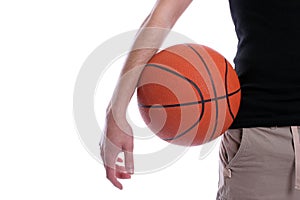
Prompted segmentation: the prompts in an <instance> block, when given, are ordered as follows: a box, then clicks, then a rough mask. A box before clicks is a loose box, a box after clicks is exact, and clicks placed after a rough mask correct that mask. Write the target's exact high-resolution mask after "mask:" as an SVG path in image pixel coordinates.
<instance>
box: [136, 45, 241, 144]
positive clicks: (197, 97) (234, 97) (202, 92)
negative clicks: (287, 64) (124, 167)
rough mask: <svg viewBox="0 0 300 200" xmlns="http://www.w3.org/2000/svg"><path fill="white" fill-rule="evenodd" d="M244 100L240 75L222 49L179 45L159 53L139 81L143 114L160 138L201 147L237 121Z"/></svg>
mask: <svg viewBox="0 0 300 200" xmlns="http://www.w3.org/2000/svg"><path fill="white" fill-rule="evenodd" d="M240 99H241V89H240V84H239V79H238V76H237V74H236V72H235V70H234V69H233V67H232V66H231V64H230V63H229V62H228V61H227V60H226V59H225V58H224V56H222V55H221V54H220V53H218V52H217V51H215V50H213V49H212V48H210V47H207V46H204V45H200V44H178V45H174V46H171V47H168V48H166V49H163V50H161V51H159V52H158V53H156V54H155V55H154V56H153V57H152V58H151V59H150V61H149V62H148V63H147V64H146V66H145V68H144V70H143V72H142V74H141V76H140V79H139V82H138V85H137V100H138V106H139V111H140V113H141V116H142V118H143V120H144V122H145V123H146V125H147V126H148V127H149V128H150V130H151V131H152V132H153V133H155V134H156V135H157V136H158V137H159V138H161V139H163V140H165V141H167V142H169V143H172V144H176V145H181V146H195V145H201V144H204V143H207V142H210V141H212V140H214V139H216V138H217V137H219V136H220V135H222V134H223V133H224V132H225V131H226V130H227V129H228V128H229V127H230V125H231V124H232V122H233V120H234V119H235V117H236V115H237V112H238V109H239V106H240Z"/></svg>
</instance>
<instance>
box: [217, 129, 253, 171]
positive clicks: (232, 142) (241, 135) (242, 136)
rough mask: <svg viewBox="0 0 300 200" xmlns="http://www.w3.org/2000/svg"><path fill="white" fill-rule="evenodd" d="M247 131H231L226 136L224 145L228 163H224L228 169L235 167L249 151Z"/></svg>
mask: <svg viewBox="0 0 300 200" xmlns="http://www.w3.org/2000/svg"><path fill="white" fill-rule="evenodd" d="M247 136H248V135H247V133H246V129H244V128H243V129H229V130H228V131H227V133H226V135H224V138H223V141H222V145H224V148H222V149H223V151H224V152H223V153H224V154H225V155H226V156H225V157H226V158H227V161H226V162H225V163H224V164H225V165H224V166H225V167H226V168H230V167H231V166H234V165H235V164H236V163H238V161H239V160H240V159H241V158H242V157H243V156H244V154H245V150H246V149H247V144H248V143H247Z"/></svg>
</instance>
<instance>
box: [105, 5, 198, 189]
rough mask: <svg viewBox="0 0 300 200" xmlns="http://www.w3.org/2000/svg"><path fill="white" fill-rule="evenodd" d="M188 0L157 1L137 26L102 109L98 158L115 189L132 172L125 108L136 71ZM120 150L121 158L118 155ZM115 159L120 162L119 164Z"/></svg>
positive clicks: (129, 127)
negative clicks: (110, 94)
mask: <svg viewBox="0 0 300 200" xmlns="http://www.w3.org/2000/svg"><path fill="white" fill-rule="evenodd" d="M191 2H192V0H180V1H178V0H157V2H156V4H155V6H154V8H153V9H152V11H151V13H150V14H149V16H148V17H147V18H146V19H145V21H144V22H143V24H142V26H141V27H140V29H139V31H138V33H137V36H136V39H135V41H134V44H133V46H132V51H131V52H130V54H129V55H128V57H127V60H126V62H125V64H124V66H123V68H122V71H121V74H120V77H119V80H118V83H117V86H116V88H115V90H114V94H113V97H112V99H111V101H110V104H109V105H108V107H107V111H106V128H105V133H104V137H103V140H102V141H101V145H100V146H101V157H102V159H103V162H104V167H105V170H106V177H107V179H108V180H109V181H110V182H111V183H112V184H113V185H114V186H115V187H117V188H119V189H122V188H123V186H122V184H121V183H120V181H119V180H118V179H129V178H131V175H132V174H133V173H134V161H133V132H132V128H131V126H130V125H129V123H128V122H127V120H126V110H127V107H128V104H129V102H130V99H131V97H132V95H133V93H134V91H135V89H136V85H137V82H138V79H139V77H140V74H141V72H142V70H143V68H144V66H145V64H146V63H147V62H148V61H149V59H150V58H151V57H152V56H153V55H154V54H155V53H156V52H157V50H158V49H159V47H160V45H161V43H162V42H163V41H164V39H165V37H166V36H167V34H168V32H169V31H170V30H171V29H172V27H173V26H174V24H175V23H176V21H177V20H178V18H179V17H180V16H181V14H182V13H183V12H184V11H185V9H186V8H187V7H188V6H189V5H190V3H191ZM122 152H123V153H124V158H125V160H122V159H121V158H119V155H120V153H122ZM117 162H123V163H124V166H120V165H118V164H117Z"/></svg>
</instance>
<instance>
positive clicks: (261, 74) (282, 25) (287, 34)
mask: <svg viewBox="0 0 300 200" xmlns="http://www.w3.org/2000/svg"><path fill="white" fill-rule="evenodd" d="M229 3H230V9H231V15H232V19H233V22H234V24H235V29H236V33H237V37H238V41H239V42H238V50H237V54H236V57H235V59H234V63H235V69H236V72H237V74H238V76H239V79H240V83H241V89H242V100H241V106H240V110H239V113H238V115H237V117H236V119H235V121H234V123H233V125H232V126H231V128H246V127H258V126H268V127H269V126H292V125H300V0H229Z"/></svg>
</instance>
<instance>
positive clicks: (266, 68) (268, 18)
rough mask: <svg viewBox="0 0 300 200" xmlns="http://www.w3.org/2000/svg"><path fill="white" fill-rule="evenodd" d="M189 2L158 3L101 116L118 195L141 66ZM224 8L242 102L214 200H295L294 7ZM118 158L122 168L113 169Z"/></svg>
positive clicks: (298, 109) (241, 0)
mask: <svg viewBox="0 0 300 200" xmlns="http://www.w3.org/2000/svg"><path fill="white" fill-rule="evenodd" d="M191 2H192V0H180V1H178V0H158V1H157V3H156V5H155V6H154V8H153V10H152V11H151V13H150V14H149V16H148V17H147V18H146V20H145V21H144V23H143V24H142V27H141V28H140V31H139V32H138V34H137V37H136V40H135V42H134V45H133V49H132V51H131V53H130V54H129V56H128V58H127V61H126V63H125V65H124V67H123V70H122V72H121V75H120V78H119V81H118V84H117V86H116V89H115V92H114V95H113V97H112V99H111V102H110V104H109V106H108V108H107V118H106V119H107V121H106V130H105V136H106V137H105V138H104V140H103V142H102V145H101V156H102V158H103V161H104V165H105V169H106V173H107V178H108V179H109V180H110V181H111V182H112V183H113V184H114V185H115V186H116V187H117V188H119V189H122V185H121V183H120V182H119V181H118V178H130V175H131V174H132V173H133V171H134V167H133V156H132V151H133V137H132V129H131V127H130V125H129V124H128V122H127V121H126V117H125V116H126V109H127V106H128V103H129V101H130V99H131V96H132V94H133V93H134V90H135V88H136V84H137V81H138V79H139V76H140V74H141V72H142V70H143V66H144V65H145V64H146V63H147V61H148V60H149V59H150V58H151V57H152V56H153V55H154V54H155V52H156V51H157V49H158V48H159V46H160V44H161V43H162V42H163V40H164V38H165V36H166V35H167V33H168V31H169V30H170V29H171V28H172V27H173V26H174V24H175V23H176V21H177V19H178V18H179V17H180V15H181V14H182V13H183V12H184V11H185V9H186V8H187V7H188V6H189V5H190V3H191ZM229 3H230V8H231V14H232V18H233V22H234V24H235V27H236V33H237V37H238V40H239V43H238V51H237V54H236V57H235V68H236V71H237V73H238V76H239V79H240V83H241V89H242V101H241V107H240V110H239V113H238V115H237V117H236V120H235V121H234V123H233V124H232V127H231V128H230V129H229V130H228V131H227V132H226V133H225V134H224V136H223V138H222V142H221V148H220V180H219V191H218V195H217V199H219V200H234V199H239V200H247V199H249V200H250V199H252V200H254V199H255V200H256V199H257V200H260V199H263V200H266V199H272V200H277V199H278V200H283V199H284V200H295V199H299V198H300V140H299V132H298V127H297V125H299V124H300V92H298V90H299V88H300V79H299V78H298V76H299V75H298V74H299V72H300V64H299V63H300V62H299V61H300V59H299V58H298V57H299V56H298V53H300V51H299V50H298V47H299V46H300V38H299V34H300V23H299V19H300V12H299V11H300V1H297V0H288V1H283V0H229ZM149 28H150V29H149ZM200 31H201V30H200ZM149 46H150V47H151V48H143V47H149ZM125 74H126V76H124V75H125ZM120 152H124V155H125V161H124V162H125V168H123V167H120V166H117V165H116V161H117V160H119V159H118V158H117V156H118V154H119V153H120Z"/></svg>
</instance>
